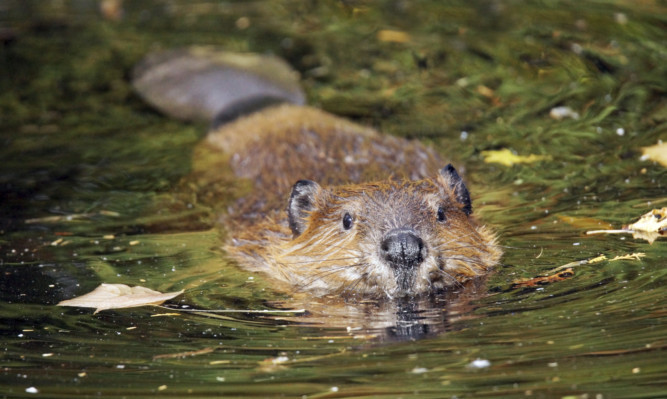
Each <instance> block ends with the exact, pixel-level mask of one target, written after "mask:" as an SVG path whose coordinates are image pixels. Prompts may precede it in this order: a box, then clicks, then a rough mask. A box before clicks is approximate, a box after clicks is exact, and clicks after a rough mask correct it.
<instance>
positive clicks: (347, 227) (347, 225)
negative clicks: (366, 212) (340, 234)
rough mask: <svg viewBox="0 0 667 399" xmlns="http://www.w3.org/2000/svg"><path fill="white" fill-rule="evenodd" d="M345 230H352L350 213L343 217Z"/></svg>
mask: <svg viewBox="0 0 667 399" xmlns="http://www.w3.org/2000/svg"><path fill="white" fill-rule="evenodd" d="M343 228H344V229H345V230H350V229H351V228H352V216H351V215H350V214H349V213H345V215H343Z"/></svg>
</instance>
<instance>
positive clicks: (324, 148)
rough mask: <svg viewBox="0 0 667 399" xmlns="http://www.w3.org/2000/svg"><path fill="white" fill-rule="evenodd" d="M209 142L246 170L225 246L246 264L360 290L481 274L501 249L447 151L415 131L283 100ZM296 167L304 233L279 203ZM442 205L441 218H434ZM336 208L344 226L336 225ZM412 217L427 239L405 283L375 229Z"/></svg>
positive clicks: (301, 282) (319, 288)
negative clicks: (303, 190) (413, 137)
mask: <svg viewBox="0 0 667 399" xmlns="http://www.w3.org/2000/svg"><path fill="white" fill-rule="evenodd" d="M207 143H208V145H210V146H213V147H216V148H218V149H221V150H223V151H224V152H225V153H227V154H228V155H229V157H230V163H231V166H232V168H233V170H234V172H235V173H236V175H237V176H239V177H241V178H246V179H250V180H251V181H252V183H253V189H252V193H251V194H250V195H248V196H245V197H244V198H241V199H240V200H239V201H238V202H237V203H236V204H235V205H234V206H233V207H232V208H231V209H230V211H229V214H228V215H227V216H226V220H225V221H224V223H225V225H226V226H227V227H228V240H227V243H226V246H225V248H226V250H227V251H228V253H229V254H230V255H231V256H232V257H233V258H235V259H236V260H238V262H239V263H240V264H241V265H242V266H244V267H246V268H248V269H250V270H253V271H261V272H264V273H267V274H269V275H271V276H272V277H273V278H275V279H278V280H280V281H283V282H286V283H289V284H290V285H291V286H292V287H296V288H297V289H298V290H307V291H312V292H314V293H316V294H318V295H323V294H332V293H333V294H337V293H340V294H344V295H346V296H349V295H357V294H359V295H362V296H364V297H378V296H388V297H393V296H397V295H405V294H427V293H430V292H433V291H436V290H440V289H444V288H447V287H450V286H456V285H460V284H461V283H462V282H464V281H466V280H469V279H470V278H472V277H475V276H480V275H484V274H485V273H487V272H488V270H489V269H490V268H492V267H493V266H494V265H496V264H497V263H498V260H499V258H500V255H501V251H500V250H499V248H498V246H497V245H496V243H495V237H494V235H493V233H492V232H491V231H489V230H488V229H486V228H485V227H484V226H481V225H479V224H478V222H477V221H476V219H475V218H474V217H473V216H472V215H471V216H468V215H466V213H465V212H464V209H463V206H462V204H460V203H458V202H457V201H456V195H455V193H454V190H453V188H452V187H451V184H450V183H451V182H450V181H448V178H447V176H444V175H442V174H440V173H438V170H439V169H440V168H442V167H443V166H444V164H445V163H444V162H443V161H442V160H441V159H440V158H439V157H438V156H437V155H436V154H435V153H434V152H433V151H432V150H431V149H429V148H427V147H425V146H423V145H422V144H420V143H419V142H416V141H407V140H403V139H399V138H395V137H390V136H386V135H380V134H378V133H377V132H375V131H374V130H372V129H369V128H365V127H361V126H359V125H356V124H354V123H351V122H349V121H346V120H344V119H341V118H338V117H335V116H333V115H330V114H327V113H325V112H323V111H320V110H317V109H314V108H310V107H303V106H294V105H281V106H277V107H272V108H269V109H265V110H262V111H261V112H257V113H255V114H251V115H250V116H248V117H244V118H241V119H239V120H237V121H234V122H231V123H229V124H227V125H224V126H222V127H221V128H219V129H217V130H215V131H213V132H211V133H210V134H209V135H208V137H207ZM300 179H310V180H313V181H316V182H318V183H319V184H320V185H321V186H319V187H318V189H317V192H316V193H315V195H314V197H315V201H314V202H315V204H314V209H313V211H312V212H310V213H309V214H308V215H307V217H306V218H305V220H306V226H307V228H306V229H305V230H304V231H303V233H302V234H300V235H296V236H295V234H293V232H292V230H290V227H289V225H288V220H287V219H288V216H287V211H286V210H285V209H286V205H287V199H288V198H289V195H290V191H291V188H292V185H293V184H294V183H295V182H296V181H297V180H300ZM439 207H444V209H446V215H447V217H446V221H444V222H438V221H437V218H436V216H435V215H436V214H437V211H438V208H439ZM345 213H349V214H350V215H352V216H353V219H354V224H353V228H352V229H349V230H346V229H344V228H343V225H342V223H341V219H342V217H343V215H344V214H345ZM402 226H411V228H414V229H415V230H416V231H418V232H419V233H420V234H421V236H422V238H423V240H424V242H425V243H426V248H427V249H426V256H425V260H424V262H422V264H421V265H420V267H419V269H418V270H417V271H416V277H415V283H414V285H413V286H412V287H411V288H410V289H409V290H408V291H406V290H401V289H400V288H399V287H398V286H397V282H396V278H395V276H394V275H393V274H392V271H391V269H390V268H388V267H387V266H385V265H383V262H382V260H381V259H380V258H379V257H378V255H377V252H378V250H377V248H378V246H379V241H381V239H382V236H383V235H384V234H385V233H386V232H387V231H389V230H391V229H392V228H397V227H402Z"/></svg>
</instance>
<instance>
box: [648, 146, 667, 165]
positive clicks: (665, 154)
mask: <svg viewBox="0 0 667 399" xmlns="http://www.w3.org/2000/svg"><path fill="white" fill-rule="evenodd" d="M642 154H643V155H642V160H645V159H650V160H651V161H655V162H657V163H659V164H660V165H662V166H665V167H667V143H665V142H660V143H658V144H656V145H652V146H650V147H642Z"/></svg>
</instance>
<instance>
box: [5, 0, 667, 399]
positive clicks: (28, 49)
mask: <svg viewBox="0 0 667 399" xmlns="http://www.w3.org/2000/svg"><path fill="white" fill-rule="evenodd" d="M98 3H99V2H94V1H4V2H2V3H0V45H1V47H0V71H2V73H0V118H1V119H0V141H1V143H2V145H1V146H0V159H2V166H0V198H1V202H0V212H1V213H0V230H1V234H0V272H1V274H0V315H1V317H2V318H1V321H0V334H1V335H0V336H1V342H0V349H1V350H0V396H2V397H62V398H70V397H97V396H102V397H152V396H172V397H214V396H256V397H272V396H286V397H302V396H306V397H386V398H393V397H432V398H443V397H458V398H462V397H538V398H545V397H546V398H551V397H555V398H565V397H567V398H570V397H573V398H574V397H581V398H658V397H667V388H665V387H667V362H665V359H664V351H665V347H666V345H667V341H666V340H665V337H666V336H667V329H666V328H665V326H664V322H665V316H666V310H665V294H666V291H665V287H664V285H665V280H666V275H667V272H666V270H667V269H666V268H665V259H666V255H667V249H666V248H667V247H666V245H665V239H664V238H661V239H658V240H657V241H656V242H654V243H653V244H648V243H647V242H646V241H643V240H638V239H633V238H631V237H630V236H599V235H597V236H587V235H585V232H586V231H587V230H591V229H599V228H608V227H610V226H609V225H611V226H613V227H617V228H618V227H620V226H621V225H623V224H627V223H629V222H632V221H634V220H635V219H636V218H638V217H639V216H640V215H642V214H644V213H646V212H648V211H649V210H650V209H653V208H659V207H663V206H666V205H667V189H666V187H665V184H666V183H667V174H666V173H665V170H666V169H665V167H664V166H661V165H659V164H658V163H654V162H651V161H646V160H641V159H640V156H641V147H645V146H649V145H653V144H656V143H657V142H658V140H665V139H667V96H665V93H666V92H667V68H666V65H667V47H666V46H665V43H667V33H666V32H667V30H666V27H667V17H666V15H667V8H666V7H665V4H664V2H661V1H641V2H630V1H627V2H621V1H619V2H613V1H609V2H607V1H591V2H586V3H579V2H568V1H560V2H556V1H544V2H518V1H507V2H500V1H498V2H495V1H485V2H459V1H452V2H404V1H383V2H365V1H358V2H333V1H332V2H315V1H312V2H311V1H308V2H286V1H266V2H264V1H257V2H211V1H200V2H187V1H169V2H166V1H155V2H131V3H130V2H126V3H129V4H125V6H124V14H123V15H122V16H121V17H120V19H119V20H113V18H111V16H108V17H107V18H102V17H101V16H100V14H99V12H98ZM107 4H109V3H107ZM382 30H391V31H396V32H399V33H398V35H397V36H396V34H395V36H394V39H392V40H386V36H382V34H380V33H379V32H380V31H382ZM406 35H407V36H406ZM190 44H215V45H220V46H223V47H224V48H226V49H229V50H234V51H253V52H271V53H275V54H277V55H280V56H281V57H283V58H285V59H286V60H288V61H289V62H290V63H291V64H292V65H293V66H294V67H295V68H296V69H298V70H299V71H300V72H301V74H302V76H303V81H304V87H305V89H306V91H307V94H308V96H309V102H310V103H311V104H315V105H317V106H320V107H321V108H323V109H325V110H328V111H330V112H333V113H336V114H339V115H343V116H346V117H349V118H353V119H355V120H357V121H359V122H361V123H365V124H371V125H375V126H377V127H378V128H380V129H381V130H383V131H384V132H387V133H389V134H396V135H403V136H408V137H414V138H418V139H422V140H427V141H429V142H431V143H432V144H433V145H434V146H435V147H436V148H438V150H439V151H442V153H443V154H446V155H447V157H448V158H450V159H452V161H453V162H454V163H455V164H456V165H461V167H465V169H466V171H467V180H468V181H469V182H470V188H471V191H472V192H473V197H474V200H475V205H476V210H477V212H478V213H479V214H480V215H481V217H483V219H484V220H485V221H487V222H488V223H489V224H491V225H493V226H494V227H495V228H496V230H497V231H498V232H499V233H500V236H501V242H502V245H504V246H505V247H506V249H505V251H506V255H505V257H504V259H503V266H502V267H500V268H499V269H498V270H497V272H496V273H495V274H494V275H492V276H491V277H490V278H489V280H488V281H487V283H486V286H485V287H484V288H483V292H486V293H487V294H486V295H484V296H483V297H481V298H473V299H472V303H468V302H469V301H468V300H460V301H456V300H450V301H449V302H448V303H439V304H436V306H437V307H438V308H437V309H440V310H439V311H435V312H433V309H431V313H429V314H422V313H417V314H416V316H415V314H414V312H413V313H411V310H410V309H403V308H401V309H402V310H401V311H400V312H399V313H398V315H397V313H396V309H395V308H394V309H393V310H392V309H389V310H387V309H382V307H381V306H380V309H378V308H376V307H374V306H375V305H372V304H369V305H368V306H363V307H362V306H356V307H353V309H346V310H345V312H347V313H344V317H343V316H340V315H339V316H338V317H333V318H332V320H334V321H335V322H330V323H327V320H326V318H318V319H315V318H309V317H304V316H291V315H285V316H280V317H269V316H261V315H259V316H258V315H252V314H247V313H245V314H244V313H240V314H238V313H231V314H216V315H210V314H209V315H202V314H196V313H185V312H176V311H174V310H168V309H161V308H151V307H143V308H136V309H127V310H116V311H104V312H100V313H97V314H93V312H92V311H91V310H86V309H79V308H62V307H56V306H54V305H55V304H56V303H57V302H59V301H60V300H63V299H67V298H71V297H73V296H76V295H80V294H83V293H85V292H88V291H90V290H92V289H93V288H94V287H96V286H97V285H99V284H100V283H102V282H106V283H122V284H129V285H143V286H147V287H150V288H152V289H156V290H160V291H171V290H179V289H184V290H185V291H186V292H185V294H184V295H183V296H181V297H179V298H178V299H177V300H174V301H171V304H172V305H173V306H181V305H188V306H189V307H190V308H198V309H270V308H275V307H276V306H282V307H289V306H291V305H296V303H295V302H293V300H292V299H290V296H288V295H285V294H283V293H278V292H274V291H273V290H272V289H271V281H269V280H268V279H266V278H264V277H263V276H259V275H254V274H251V273H248V272H245V271H242V270H239V269H237V268H236V267H234V266H232V265H228V264H226V263H225V262H224V261H223V260H222V254H221V252H220V251H219V250H218V249H217V248H218V247H219V243H220V237H219V233H218V230H217V228H216V227H215V214H216V212H217V211H218V210H219V209H223V208H224V205H225V204H226V203H227V201H229V200H230V199H231V198H232V197H233V196H234V195H236V193H238V192H239V191H240V190H243V187H241V186H239V184H238V183H237V182H235V181H234V180H233V179H232V178H231V177H225V176H222V178H221V181H222V182H221V183H219V186H216V187H212V188H210V190H209V192H208V193H209V194H211V193H213V194H215V198H214V199H215V200H214V201H212V200H211V198H210V197H207V196H205V195H202V190H204V188H202V187H197V182H193V181H192V180H191V179H190V178H189V177H188V176H189V175H188V174H189V172H190V171H191V169H190V168H191V165H192V157H191V155H192V154H191V152H192V150H193V148H194V146H195V144H196V143H197V142H198V141H199V140H200V139H201V138H202V137H203V135H204V134H205V131H206V126H203V125H201V126H200V125H188V124H183V123H179V122H176V121H172V120H169V119H167V118H165V117H162V116H160V115H158V114H157V113H155V112H154V111H152V110H151V109H150V108H149V107H148V106H146V105H145V104H144V103H142V102H141V100H140V99H139V98H138V97H136V96H135V95H134V94H133V92H132V90H131V87H130V85H129V79H130V71H131V68H132V66H133V65H134V64H135V63H136V62H137V61H138V60H139V59H140V58H141V57H142V56H143V55H145V54H146V53H148V52H150V51H152V50H155V49H162V48H172V47H177V46H182V45H190ZM556 106H568V107H571V108H572V109H573V110H574V111H576V112H578V114H579V118H578V119H571V118H566V119H563V120H555V119H553V118H551V117H550V116H549V113H550V110H551V109H552V108H553V107H556ZM463 132H465V133H463ZM502 148H509V149H511V150H513V151H514V152H516V153H518V154H519V155H530V154H536V155H549V156H550V157H551V158H550V159H548V160H546V161H542V162H539V163H533V164H517V165H513V166H504V165H501V164H495V163H486V162H484V159H485V157H484V156H483V155H482V152H483V151H488V150H498V149H502ZM632 253H644V254H645V256H644V257H643V258H641V259H640V260H620V261H614V262H611V261H605V262H600V263H595V264H589V265H582V266H579V267H577V268H575V275H574V276H572V277H571V278H568V279H565V280H563V281H560V282H555V283H552V284H547V285H541V286H537V287H532V288H531V287H529V288H521V287H516V286H514V285H513V283H514V282H515V281H516V280H518V279H520V278H530V277H536V276H539V275H540V274H542V273H544V272H546V271H548V270H550V269H552V268H555V267H557V266H560V265H563V264H566V263H569V262H573V261H578V260H585V259H591V258H594V257H596V256H598V255H600V254H604V255H606V256H607V258H610V259H611V258H614V257H615V256H621V255H626V254H632ZM291 301H292V302H291ZM459 302H461V303H459ZM313 306H315V305H313ZM315 310H317V309H315ZM325 312H326V310H325ZM348 320H349V324H348V325H340V324H341V321H342V322H343V323H344V322H345V321H348ZM318 323H323V324H318ZM347 326H349V327H350V328H349V329H347V328H345V327H347ZM178 354H181V355H182V356H178ZM475 360H477V362H475ZM485 361H488V363H486V362H485ZM475 365H477V366H481V367H474V366H475Z"/></svg>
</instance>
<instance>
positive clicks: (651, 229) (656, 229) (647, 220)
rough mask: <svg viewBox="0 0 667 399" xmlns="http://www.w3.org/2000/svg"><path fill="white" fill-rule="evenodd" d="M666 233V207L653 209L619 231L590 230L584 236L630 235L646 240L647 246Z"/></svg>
mask: <svg viewBox="0 0 667 399" xmlns="http://www.w3.org/2000/svg"><path fill="white" fill-rule="evenodd" d="M666 232H667V207H665V208H662V209H654V210H652V211H650V212H648V213H646V214H644V215H643V216H642V217H640V218H639V220H637V221H636V222H635V223H632V224H629V225H627V226H623V228H622V229H620V230H592V231H587V232H586V234H589V235H590V234H632V237H633V238H639V239H642V240H646V241H648V243H649V244H653V241H655V240H656V239H658V237H660V236H663V235H665V233H666Z"/></svg>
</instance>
